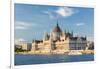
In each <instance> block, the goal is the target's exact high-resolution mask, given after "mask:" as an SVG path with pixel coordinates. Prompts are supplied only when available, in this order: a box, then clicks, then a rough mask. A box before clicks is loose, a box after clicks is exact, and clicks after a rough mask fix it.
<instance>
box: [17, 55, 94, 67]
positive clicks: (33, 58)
mask: <svg viewBox="0 0 100 69" xmlns="http://www.w3.org/2000/svg"><path fill="white" fill-rule="evenodd" d="M93 60H94V55H93V54H84V55H21V54H20V55H19V54H16V55H15V65H29V64H46V63H61V62H79V61H93Z"/></svg>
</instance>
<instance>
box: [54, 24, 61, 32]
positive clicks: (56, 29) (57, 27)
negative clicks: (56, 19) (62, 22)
mask: <svg viewBox="0 0 100 69" xmlns="http://www.w3.org/2000/svg"><path fill="white" fill-rule="evenodd" d="M53 32H61V29H60V27H59V25H58V23H57V25H56V27H54V29H53Z"/></svg>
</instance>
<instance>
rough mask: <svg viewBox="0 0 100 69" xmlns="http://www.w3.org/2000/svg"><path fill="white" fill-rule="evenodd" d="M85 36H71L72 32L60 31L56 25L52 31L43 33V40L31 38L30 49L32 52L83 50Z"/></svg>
mask: <svg viewBox="0 0 100 69" xmlns="http://www.w3.org/2000/svg"><path fill="white" fill-rule="evenodd" d="M86 46H87V38H86V37H80V36H73V32H66V31H64V32H63V31H62V30H61V28H60V26H59V25H58V23H57V25H56V26H55V27H54V28H53V30H52V32H50V33H47V32H45V33H44V36H43V40H33V41H32V44H31V49H30V51H31V52H33V53H36V52H39V53H66V52H69V51H71V50H85V49H86Z"/></svg>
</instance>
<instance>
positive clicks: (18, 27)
mask: <svg viewBox="0 0 100 69" xmlns="http://www.w3.org/2000/svg"><path fill="white" fill-rule="evenodd" d="M15 29H21V30H22V29H23V30H24V29H27V28H26V27H23V26H15Z"/></svg>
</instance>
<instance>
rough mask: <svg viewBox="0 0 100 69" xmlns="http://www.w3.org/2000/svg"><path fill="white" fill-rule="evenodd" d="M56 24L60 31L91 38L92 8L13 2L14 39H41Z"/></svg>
mask: <svg viewBox="0 0 100 69" xmlns="http://www.w3.org/2000/svg"><path fill="white" fill-rule="evenodd" d="M57 20H58V24H59V26H60V27H61V29H62V31H64V30H66V31H70V32H71V31H73V32H74V35H79V36H87V37H88V39H89V40H93V36H94V9H93V8H82V7H68V6H47V5H29V4H15V24H14V25H15V29H14V30H15V40H18V39H23V40H25V41H28V42H31V41H32V40H33V39H42V38H43V33H44V32H48V33H49V32H51V31H52V29H53V28H54V27H55V26H56V24H57Z"/></svg>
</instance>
